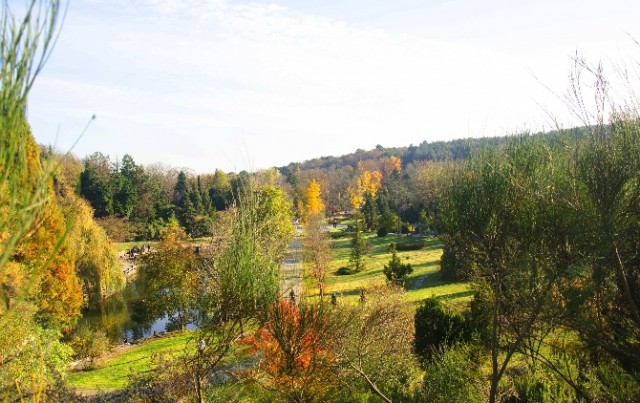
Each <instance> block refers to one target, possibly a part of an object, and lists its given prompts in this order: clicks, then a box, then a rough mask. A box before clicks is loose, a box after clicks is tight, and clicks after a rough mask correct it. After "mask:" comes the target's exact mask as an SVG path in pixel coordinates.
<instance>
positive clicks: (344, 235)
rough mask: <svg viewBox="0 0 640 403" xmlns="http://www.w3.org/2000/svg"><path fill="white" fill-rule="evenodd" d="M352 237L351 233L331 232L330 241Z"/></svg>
mask: <svg viewBox="0 0 640 403" xmlns="http://www.w3.org/2000/svg"><path fill="white" fill-rule="evenodd" d="M352 236H353V232H346V231H340V232H331V239H340V238H350V237H352Z"/></svg>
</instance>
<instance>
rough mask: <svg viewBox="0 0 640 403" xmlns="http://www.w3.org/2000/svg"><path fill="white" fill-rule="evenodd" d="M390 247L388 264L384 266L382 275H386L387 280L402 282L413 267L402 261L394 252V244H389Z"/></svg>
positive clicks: (411, 271)
mask: <svg viewBox="0 0 640 403" xmlns="http://www.w3.org/2000/svg"><path fill="white" fill-rule="evenodd" d="M389 248H390V249H391V253H392V255H391V260H390V261H389V265H388V266H387V265H385V266H384V270H383V272H384V275H385V276H387V280H389V281H393V282H401V283H402V282H403V281H404V279H405V277H406V276H407V274H410V273H413V268H412V267H411V265H410V264H409V263H406V264H404V263H402V262H401V261H400V258H399V257H398V254H397V253H396V248H395V244H393V243H392V244H391V245H390V246H389Z"/></svg>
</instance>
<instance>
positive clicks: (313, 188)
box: [305, 179, 324, 221]
mask: <svg viewBox="0 0 640 403" xmlns="http://www.w3.org/2000/svg"><path fill="white" fill-rule="evenodd" d="M323 211H324V203H323V202H322V194H321V191H320V184H319V183H318V182H317V181H316V180H315V179H313V180H311V182H309V185H308V186H307V191H306V192H305V218H308V217H309V216H312V215H314V214H320V213H322V212H323ZM305 221H306V220H305Z"/></svg>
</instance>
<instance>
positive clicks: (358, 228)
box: [349, 213, 367, 273]
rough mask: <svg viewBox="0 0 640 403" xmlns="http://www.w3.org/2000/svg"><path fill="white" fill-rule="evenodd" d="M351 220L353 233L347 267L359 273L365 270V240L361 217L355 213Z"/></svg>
mask: <svg viewBox="0 0 640 403" xmlns="http://www.w3.org/2000/svg"><path fill="white" fill-rule="evenodd" d="M353 218H354V231H353V238H351V255H350V257H349V265H350V266H351V270H352V271H353V272H355V273H359V272H361V271H363V270H365V269H366V263H365V261H364V259H365V256H366V254H367V240H366V239H365V237H364V234H363V233H362V215H361V214H359V213H356V214H354V216H353Z"/></svg>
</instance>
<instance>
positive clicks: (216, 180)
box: [209, 169, 231, 211]
mask: <svg viewBox="0 0 640 403" xmlns="http://www.w3.org/2000/svg"><path fill="white" fill-rule="evenodd" d="M209 197H210V198H211V202H212V203H213V206H214V207H215V209H216V210H217V211H222V210H224V209H226V208H227V206H228V205H229V204H230V203H231V183H230V182H229V178H228V176H227V174H226V173H225V172H224V171H222V170H219V169H216V172H215V174H214V175H213V179H212V181H211V187H210V188H209Z"/></svg>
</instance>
